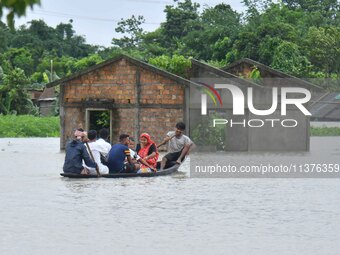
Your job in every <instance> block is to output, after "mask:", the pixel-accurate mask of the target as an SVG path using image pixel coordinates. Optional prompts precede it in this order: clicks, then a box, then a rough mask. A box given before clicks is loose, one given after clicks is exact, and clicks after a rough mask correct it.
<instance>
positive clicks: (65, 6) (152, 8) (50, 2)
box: [2, 0, 245, 46]
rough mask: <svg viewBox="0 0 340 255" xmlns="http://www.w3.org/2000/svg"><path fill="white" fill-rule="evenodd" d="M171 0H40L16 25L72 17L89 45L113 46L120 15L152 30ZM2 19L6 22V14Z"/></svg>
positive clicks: (235, 2) (237, 5) (229, 0)
mask: <svg viewBox="0 0 340 255" xmlns="http://www.w3.org/2000/svg"><path fill="white" fill-rule="evenodd" d="M194 2H197V3H199V4H200V5H201V7H203V6H204V5H208V6H215V5H216V4H219V3H222V2H224V3H226V4H229V5H230V6H231V7H232V8H233V9H234V10H236V11H238V12H243V11H244V10H245V8H244V6H243V4H242V3H241V0H225V1H223V0H196V1H194ZM172 3H173V1H172V0H92V1H87V0H57V1H56V0H41V6H40V7H37V6H36V7H34V9H33V10H30V9H29V10H28V11H27V15H26V17H24V18H20V19H18V18H16V21H15V22H16V26H19V25H22V24H26V23H27V22H29V21H30V20H33V19H42V20H44V21H45V22H46V23H47V24H48V25H49V26H53V27H55V26H56V25H57V24H59V23H60V22H64V23H67V22H68V21H69V20H70V19H72V20H73V28H74V30H75V31H76V33H77V34H79V35H83V36H85V38H86V41H87V42H88V43H90V44H96V45H103V46H110V45H111V39H112V38H113V37H119V35H117V34H116V32H115V28H116V26H117V21H119V20H120V19H121V18H124V19H125V18H129V17H131V15H133V14H134V15H143V16H144V18H145V21H146V22H145V23H146V24H144V26H143V28H144V29H145V30H146V31H153V30H155V29H156V28H157V27H159V25H160V23H161V22H164V21H165V13H164V12H163V10H164V8H165V6H166V5H170V4H172ZM2 20H3V21H5V15H3V17H2Z"/></svg>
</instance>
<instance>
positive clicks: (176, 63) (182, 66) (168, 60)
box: [149, 55, 191, 77]
mask: <svg viewBox="0 0 340 255" xmlns="http://www.w3.org/2000/svg"><path fill="white" fill-rule="evenodd" d="M149 63H150V64H152V65H154V66H157V67H159V68H161V69H163V70H166V71H168V72H171V73H174V74H177V75H179V76H182V77H187V71H188V69H189V68H190V67H191V61H190V60H189V59H187V58H185V57H184V56H178V55H173V56H172V57H169V56H166V55H162V56H160V57H156V58H150V59H149Z"/></svg>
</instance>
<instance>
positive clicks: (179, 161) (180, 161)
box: [176, 144, 190, 164]
mask: <svg viewBox="0 0 340 255" xmlns="http://www.w3.org/2000/svg"><path fill="white" fill-rule="evenodd" d="M189 149H190V144H186V145H184V148H183V150H182V153H181V155H180V156H179V158H178V159H177V161H176V162H177V163H178V164H181V163H182V159H183V158H184V157H185V156H186V155H187V154H188V152H189Z"/></svg>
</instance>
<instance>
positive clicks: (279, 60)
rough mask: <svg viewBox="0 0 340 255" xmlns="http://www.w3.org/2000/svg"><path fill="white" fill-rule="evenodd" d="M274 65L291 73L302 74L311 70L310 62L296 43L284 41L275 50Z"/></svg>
mask: <svg viewBox="0 0 340 255" xmlns="http://www.w3.org/2000/svg"><path fill="white" fill-rule="evenodd" d="M272 67H273V68H275V69H278V70H281V71H283V72H286V73H289V74H293V75H302V74H304V73H308V71H309V70H310V62H309V61H308V59H307V58H306V57H305V56H303V55H302V54H301V53H300V50H299V48H298V46H297V45H296V44H294V43H291V42H286V41H283V42H282V43H281V44H280V45H279V46H278V47H277V49H276V50H275V52H274V57H273V63H272Z"/></svg>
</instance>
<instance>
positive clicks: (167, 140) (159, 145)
mask: <svg viewBox="0 0 340 255" xmlns="http://www.w3.org/2000/svg"><path fill="white" fill-rule="evenodd" d="M174 137H175V134H173V135H172V136H166V137H165V138H164V140H163V142H161V143H160V144H158V145H157V148H159V147H161V146H162V145H164V144H166V143H167V142H169V141H170V140H171V139H172V138H174Z"/></svg>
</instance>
